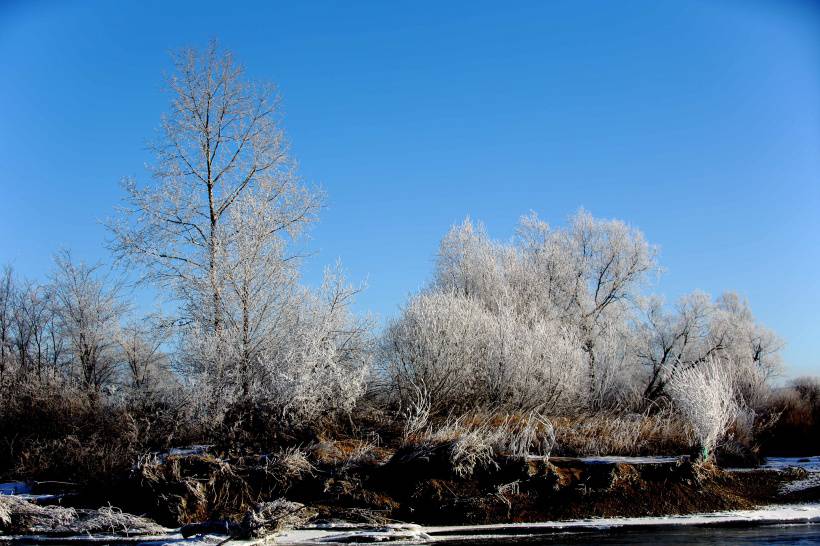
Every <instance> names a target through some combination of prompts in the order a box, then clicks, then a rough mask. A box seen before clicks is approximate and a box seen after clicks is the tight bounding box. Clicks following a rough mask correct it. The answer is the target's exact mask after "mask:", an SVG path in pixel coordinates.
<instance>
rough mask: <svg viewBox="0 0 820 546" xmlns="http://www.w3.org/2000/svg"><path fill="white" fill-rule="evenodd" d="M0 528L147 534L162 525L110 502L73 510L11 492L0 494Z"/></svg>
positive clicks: (36, 532) (18, 531) (160, 529)
mask: <svg viewBox="0 0 820 546" xmlns="http://www.w3.org/2000/svg"><path fill="white" fill-rule="evenodd" d="M0 531H2V532H3V533H7V534H27V535H58V536H62V535H93V534H103V533H105V534H113V535H149V534H161V533H164V532H165V529H164V528H163V527H161V526H159V525H157V524H156V523H154V522H153V521H151V520H148V519H145V518H143V517H139V516H134V515H132V514H126V513H124V512H122V511H121V510H119V509H117V508H113V507H111V506H107V507H103V508H100V509H99V510H75V509H73V508H64V507H61V506H37V505H36V504H32V503H30V502H28V501H25V500H23V499H20V498H16V497H14V496H4V495H0Z"/></svg>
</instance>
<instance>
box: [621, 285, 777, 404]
mask: <svg viewBox="0 0 820 546" xmlns="http://www.w3.org/2000/svg"><path fill="white" fill-rule="evenodd" d="M642 309H643V310H644V317H643V321H641V322H640V323H638V324H637V327H636V330H637V331H636V335H635V336H634V339H635V347H634V350H635V354H636V356H637V357H638V359H639V361H640V362H641V363H642V364H644V365H645V366H646V368H647V374H648V379H647V383H646V386H645V388H644V397H645V398H646V399H647V400H655V399H657V398H659V397H661V396H662V395H663V394H664V393H665V388H666V384H667V382H668V381H669V378H670V377H671V376H672V375H673V374H674V373H675V371H676V370H677V369H679V368H692V367H697V366H699V365H702V364H703V363H705V362H707V361H708V360H709V359H718V360H720V361H721V362H723V363H724V366H726V367H727V372H728V373H729V374H730V375H731V377H732V378H733V388H734V389H735V391H736V392H737V393H738V396H741V397H742V398H743V401H744V403H745V404H747V405H749V406H751V407H759V406H761V405H762V404H763V403H764V402H765V397H766V393H767V392H768V382H769V381H770V380H771V379H772V378H773V377H774V376H775V375H776V374H777V373H779V370H780V368H781V365H782V364H781V358H780V350H781V349H782V347H783V343H782V341H781V340H780V338H778V337H777V336H776V335H775V334H774V333H773V332H771V330H769V329H767V328H765V327H764V326H762V325H760V324H759V323H758V322H757V321H756V319H755V318H754V316H753V315H752V313H751V310H750V309H749V306H748V304H747V303H746V301H745V300H743V299H741V298H740V297H739V296H737V295H736V294H733V293H727V294H724V295H722V296H720V297H719V298H717V299H716V300H714V301H713V300H712V299H711V298H710V297H709V296H708V295H707V294H703V293H698V292H696V293H693V294H689V295H687V296H684V297H683V298H681V299H680V301H679V302H678V304H677V305H676V306H675V308H674V309H671V310H668V309H666V308H665V307H664V306H663V304H662V300H660V299H659V298H648V299H647V300H646V301H645V302H644V303H643V305H642Z"/></svg>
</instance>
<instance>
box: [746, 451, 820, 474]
mask: <svg viewBox="0 0 820 546" xmlns="http://www.w3.org/2000/svg"><path fill="white" fill-rule="evenodd" d="M795 466H796V467H799V468H805V469H806V470H808V471H809V472H820V455H815V456H814V457H769V458H768V459H766V463H765V464H762V465H760V468H769V469H772V470H785V469H787V468H789V467H795Z"/></svg>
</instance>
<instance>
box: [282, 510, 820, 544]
mask: <svg viewBox="0 0 820 546" xmlns="http://www.w3.org/2000/svg"><path fill="white" fill-rule="evenodd" d="M786 523H789V524H798V523H820V504H807V505H782V506H771V507H767V508H761V509H757V510H737V511H729V512H716V513H709V514H695V515H688V516H664V517H644V518H595V519H582V520H569V521H550V522H542V523H512V524H496V525H455V526H433V527H420V526H409V525H405V526H401V525H396V526H382V527H374V528H373V529H371V530H369V531H365V530H350V527H346V526H334V525H332V524H324V525H323V526H321V527H320V526H313V527H311V528H306V529H301V530H294V531H290V532H288V533H284V534H282V535H280V536H278V537H277V538H276V542H277V544H326V543H351V542H354V543H355V542H381V541H397V542H404V543H408V542H411V543H412V542H437V541H442V540H470V539H479V538H480V539H488V538H494V537H501V536H510V535H515V536H534V535H543V534H550V533H567V532H580V531H592V530H604V529H613V528H648V527H663V526H685V525H693V526H703V525H708V526H723V525H738V524H741V525H767V524H786Z"/></svg>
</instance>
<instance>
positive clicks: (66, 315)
mask: <svg viewBox="0 0 820 546" xmlns="http://www.w3.org/2000/svg"><path fill="white" fill-rule="evenodd" d="M55 264H56V271H55V273H54V275H53V278H52V290H53V294H54V312H55V315H56V318H57V320H56V323H57V327H58V328H59V330H60V332H61V334H62V335H63V336H65V338H66V339H67V340H68V352H69V354H70V357H71V365H72V369H73V371H74V373H75V374H76V375H77V377H78V378H79V380H80V382H81V385H82V386H83V387H84V388H85V389H87V390H88V391H89V392H90V393H92V394H93V393H96V392H98V391H99V390H100V388H101V387H103V386H104V385H106V384H107V383H109V382H110V381H111V380H112V379H113V378H114V375H115V373H116V365H117V358H116V354H115V352H114V348H115V333H116V330H117V327H118V325H119V321H120V319H121V317H122V316H123V314H124V313H125V311H126V310H127V306H126V305H125V304H124V303H123V302H122V301H121V299H120V285H118V284H117V283H109V282H108V281H107V279H105V278H104V277H103V276H102V275H101V274H100V267H99V266H89V265H86V264H83V263H79V264H78V263H75V262H74V261H73V260H72V258H71V255H70V253H68V252H61V253H60V254H58V255H57V256H56V258H55Z"/></svg>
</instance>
